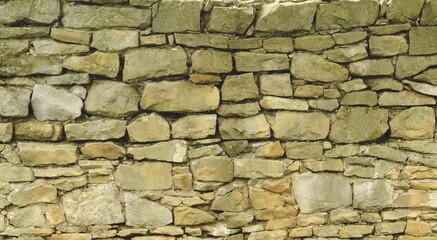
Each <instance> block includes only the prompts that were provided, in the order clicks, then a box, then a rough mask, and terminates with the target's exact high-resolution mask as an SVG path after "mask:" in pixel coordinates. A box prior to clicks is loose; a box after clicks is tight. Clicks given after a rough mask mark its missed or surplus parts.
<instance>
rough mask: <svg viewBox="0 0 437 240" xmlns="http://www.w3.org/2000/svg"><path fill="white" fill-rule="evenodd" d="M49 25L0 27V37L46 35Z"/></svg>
mask: <svg viewBox="0 0 437 240" xmlns="http://www.w3.org/2000/svg"><path fill="white" fill-rule="evenodd" d="M49 35H50V28H49V27H0V39H7V38H38V37H48V36H49Z"/></svg>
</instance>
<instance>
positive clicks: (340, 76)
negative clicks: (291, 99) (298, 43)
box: [291, 53, 349, 82]
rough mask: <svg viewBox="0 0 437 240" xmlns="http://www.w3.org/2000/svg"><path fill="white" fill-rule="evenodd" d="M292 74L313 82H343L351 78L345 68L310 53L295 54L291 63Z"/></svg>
mask: <svg viewBox="0 0 437 240" xmlns="http://www.w3.org/2000/svg"><path fill="white" fill-rule="evenodd" d="M315 69H317V71H316V70H315ZM291 74H292V75H293V76H294V77H295V78H298V79H303V80H306V81H311V82H343V81H346V80H347V79H348V77H349V71H348V70H347V69H346V68H345V67H342V66H340V65H338V64H336V63H333V62H330V61H328V60H326V59H324V58H322V57H320V56H318V55H314V54H309V53H297V54H295V56H294V57H293V60H292V61H291Z"/></svg>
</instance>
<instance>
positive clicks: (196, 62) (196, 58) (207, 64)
mask: <svg viewBox="0 0 437 240" xmlns="http://www.w3.org/2000/svg"><path fill="white" fill-rule="evenodd" d="M191 61H192V69H193V70H194V71H195V72H199V73H228V72H230V71H232V68H233V67H232V54H231V53H229V52H219V51H213V50H196V51H194V52H193V54H192V55H191Z"/></svg>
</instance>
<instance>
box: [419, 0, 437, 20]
mask: <svg viewBox="0 0 437 240" xmlns="http://www.w3.org/2000/svg"><path fill="white" fill-rule="evenodd" d="M435 16H437V3H436V1H434V0H430V1H425V5H424V6H423V9H422V15H421V16H420V25H425V26H432V25H437V18H436V17H435Z"/></svg>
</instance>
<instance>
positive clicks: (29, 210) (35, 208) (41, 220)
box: [7, 205, 46, 228]
mask: <svg viewBox="0 0 437 240" xmlns="http://www.w3.org/2000/svg"><path fill="white" fill-rule="evenodd" d="M7 217H8V219H9V223H10V224H11V225H13V226H14V227H16V228H22V227H44V226H45V225H46V219H45V217H44V212H43V210H42V207H41V206H40V205H31V206H28V207H22V208H13V209H11V210H10V211H9V212H8V215H7Z"/></svg>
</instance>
